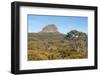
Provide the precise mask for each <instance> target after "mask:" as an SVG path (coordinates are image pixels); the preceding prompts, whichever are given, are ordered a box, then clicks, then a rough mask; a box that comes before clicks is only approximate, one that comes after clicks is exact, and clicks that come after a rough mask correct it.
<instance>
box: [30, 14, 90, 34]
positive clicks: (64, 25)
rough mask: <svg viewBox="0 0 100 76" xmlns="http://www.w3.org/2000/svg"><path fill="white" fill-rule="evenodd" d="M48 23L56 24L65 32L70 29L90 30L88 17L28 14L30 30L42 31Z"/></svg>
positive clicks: (60, 30) (59, 29)
mask: <svg viewBox="0 0 100 76" xmlns="http://www.w3.org/2000/svg"><path fill="white" fill-rule="evenodd" d="M48 24H55V25H56V27H57V28H58V31H59V32H61V33H65V34H66V33H67V32H69V31H70V30H78V31H82V32H85V33H87V32H88V17H78V16H45V15H28V32H40V31H41V30H42V28H44V27H45V26H46V25H48Z"/></svg>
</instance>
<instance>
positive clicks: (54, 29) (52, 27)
mask: <svg viewBox="0 0 100 76" xmlns="http://www.w3.org/2000/svg"><path fill="white" fill-rule="evenodd" d="M42 32H58V28H57V27H56V25H55V24H48V25H47V26H45V27H44V28H43V29H42Z"/></svg>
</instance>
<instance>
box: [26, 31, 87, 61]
mask: <svg viewBox="0 0 100 76" xmlns="http://www.w3.org/2000/svg"><path fill="white" fill-rule="evenodd" d="M84 34H85V33H82V32H78V35H79V37H77V36H75V37H73V31H72V32H71V34H70V32H69V33H67V35H65V34H61V33H59V32H39V33H28V60H52V59H79V58H87V47H86V46H87V41H86V40H87V38H86V37H85V38H84ZM71 35H72V36H71ZM75 35H76V34H75ZM85 35H86V34H85ZM67 36H68V37H67ZM76 37H77V38H76Z"/></svg>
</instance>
